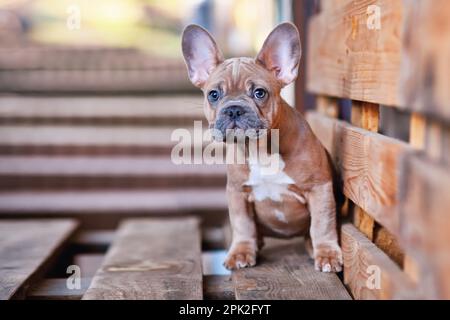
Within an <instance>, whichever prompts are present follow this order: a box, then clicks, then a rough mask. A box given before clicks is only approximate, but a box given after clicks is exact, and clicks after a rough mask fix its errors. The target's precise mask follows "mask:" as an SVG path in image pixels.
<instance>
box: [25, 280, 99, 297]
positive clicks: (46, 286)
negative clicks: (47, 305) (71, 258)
mask: <svg viewBox="0 0 450 320" xmlns="http://www.w3.org/2000/svg"><path fill="white" fill-rule="evenodd" d="M91 281H92V279H91V278H81V280H80V284H81V288H80V289H69V288H68V287H67V279H59V278H55V279H44V280H42V281H40V282H38V283H37V284H35V285H33V286H32V287H31V288H30V291H29V292H28V296H27V299H32V300H80V299H81V297H82V296H83V294H84V293H85V292H86V290H87V288H88V287H89V284H90V283H91Z"/></svg>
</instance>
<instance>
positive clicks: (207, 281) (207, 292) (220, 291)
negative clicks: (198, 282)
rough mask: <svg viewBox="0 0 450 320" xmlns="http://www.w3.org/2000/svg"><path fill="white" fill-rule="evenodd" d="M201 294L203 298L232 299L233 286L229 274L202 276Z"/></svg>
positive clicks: (233, 297) (233, 296)
mask: <svg viewBox="0 0 450 320" xmlns="http://www.w3.org/2000/svg"><path fill="white" fill-rule="evenodd" d="M203 295H204V298H205V300H234V299H235V295H234V287H233V281H232V279H231V276H229V275H228V276H223V275H220V276H218V275H206V276H203Z"/></svg>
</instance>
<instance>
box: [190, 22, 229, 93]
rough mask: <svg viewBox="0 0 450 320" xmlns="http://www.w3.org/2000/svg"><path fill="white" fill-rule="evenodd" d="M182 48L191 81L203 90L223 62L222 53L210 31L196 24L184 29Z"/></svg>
mask: <svg viewBox="0 0 450 320" xmlns="http://www.w3.org/2000/svg"><path fill="white" fill-rule="evenodd" d="M181 46H182V49H183V56H184V60H185V61H186V65H187V67H188V72H189V79H190V80H191V82H192V83H193V84H194V85H195V86H197V87H199V88H202V87H203V85H204V84H205V82H206V80H208V77H209V75H210V74H211V72H212V70H213V69H214V68H215V67H217V66H218V65H219V64H221V63H222V62H223V56H222V53H221V52H220V50H219V48H218V47H217V44H216V42H215V41H214V39H213V37H212V36H211V35H210V34H209V33H208V31H206V30H205V29H203V28H202V27H200V26H197V25H194V24H191V25H189V26H187V27H186V29H184V31H183V37H182V42H181Z"/></svg>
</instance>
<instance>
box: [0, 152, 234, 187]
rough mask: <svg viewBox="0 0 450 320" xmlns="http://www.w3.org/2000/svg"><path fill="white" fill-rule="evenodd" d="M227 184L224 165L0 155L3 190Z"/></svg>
mask: <svg viewBox="0 0 450 320" xmlns="http://www.w3.org/2000/svg"><path fill="white" fill-rule="evenodd" d="M225 184H226V168H225V166H224V165H197V164H182V165H177V164H174V163H173V162H172V161H171V159H170V157H169V156H165V157H163V156H154V157H149V156H120V157H106V156H96V157H87V156H72V157H69V156H57V157H55V156H0V190H26V189H28V190H33V189H39V190H43V189H45V190H64V189H66V190H67V189H78V190H86V189H102V190H106V189H127V190H129V189H143V188H152V189H153V188H174V187H182V186H186V187H194V186H195V187H202V186H208V187H223V186H225Z"/></svg>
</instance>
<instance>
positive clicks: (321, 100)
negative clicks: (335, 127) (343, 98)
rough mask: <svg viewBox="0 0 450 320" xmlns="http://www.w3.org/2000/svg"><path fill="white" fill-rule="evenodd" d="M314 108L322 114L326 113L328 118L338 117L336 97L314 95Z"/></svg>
mask: <svg viewBox="0 0 450 320" xmlns="http://www.w3.org/2000/svg"><path fill="white" fill-rule="evenodd" d="M316 110H317V111H318V112H319V113H321V114H323V115H327V116H328V117H330V118H338V117H339V105H338V101H337V99H334V98H330V97H326V96H317V97H316Z"/></svg>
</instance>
